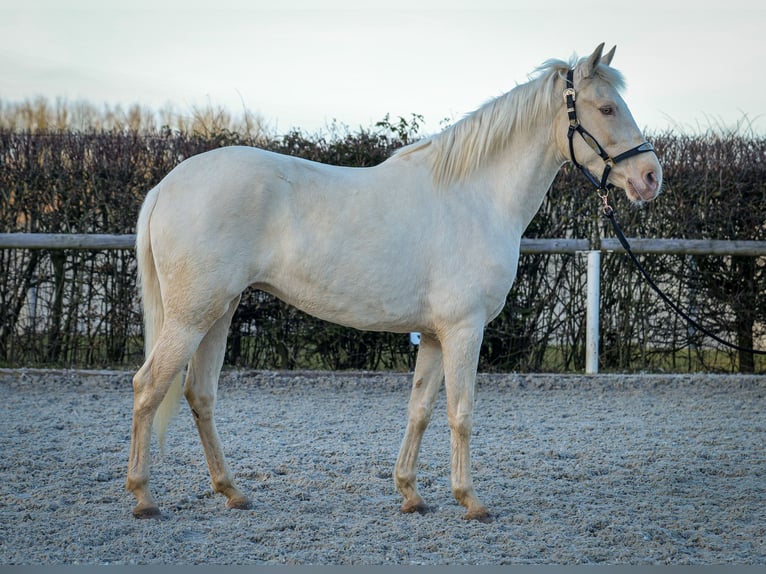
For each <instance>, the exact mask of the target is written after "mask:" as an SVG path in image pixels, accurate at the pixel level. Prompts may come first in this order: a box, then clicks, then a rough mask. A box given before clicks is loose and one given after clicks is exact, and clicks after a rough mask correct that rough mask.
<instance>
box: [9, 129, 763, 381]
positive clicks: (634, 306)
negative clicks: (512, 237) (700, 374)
mask: <svg viewBox="0 0 766 574" xmlns="http://www.w3.org/2000/svg"><path fill="white" fill-rule="evenodd" d="M418 120H419V117H418V116H413V117H412V118H411V120H409V121H407V120H404V119H401V118H400V119H399V121H398V122H392V121H391V120H390V119H389V118H388V117H387V118H385V119H384V120H383V121H381V122H379V123H378V124H377V125H376V126H374V128H372V129H369V130H359V131H357V132H353V133H352V132H350V131H349V130H347V129H339V128H338V129H334V130H331V132H330V133H329V134H319V135H306V134H304V133H302V132H300V131H297V130H296V131H292V132H290V133H288V134H286V135H284V136H281V137H263V136H260V137H259V139H257V140H254V139H253V138H250V137H246V136H242V135H239V134H238V133H234V132H228V131H219V132H216V133H212V134H211V133H208V134H205V135H190V134H185V133H178V132H171V131H170V130H164V131H160V132H157V133H151V134H145V133H143V134H139V133H135V132H128V131H113V132H94V133H80V132H78V133H40V132H34V133H30V132H17V131H0V166H1V167H0V200H1V201H0V231H2V232H42V233H133V232H134V226H135V219H136V216H137V213H138V210H139V207H140V204H141V201H142V199H143V196H144V194H145V193H146V191H147V190H149V189H150V188H151V187H152V186H153V185H154V184H156V183H157V182H158V181H159V180H160V179H161V178H162V177H163V176H164V175H165V174H166V173H167V172H168V171H169V170H170V169H171V168H172V167H173V166H175V165H176V164H178V163H179V162H180V161H182V160H183V159H184V158H187V157H189V156H191V155H194V154H197V153H200V152H203V151H206V150H209V149H212V148H216V147H220V146H224V145H231V144H245V145H259V146H261V147H265V148H267V149H271V150H273V151H277V152H279V153H286V154H292V155H298V156H301V157H305V158H308V159H312V160H316V161H321V162H325V163H331V164H337V165H349V166H370V165H375V164H377V163H380V162H381V161H383V160H385V159H386V158H387V157H388V156H389V155H390V154H391V153H392V152H393V151H394V150H396V149H397V148H398V147H400V146H401V145H404V144H405V143H409V142H411V141H412V140H414V139H416V138H417V137H418V133H417V132H418V126H419V121H418ZM650 139H652V141H653V142H654V143H655V147H656V149H657V153H658V155H659V157H660V161H661V162H662V164H663V169H664V174H665V182H666V183H665V192H664V193H663V195H662V196H661V197H660V198H659V199H658V200H657V201H655V202H653V203H652V204H649V205H647V206H645V207H644V208H642V209H637V208H634V207H632V206H630V205H629V204H628V202H627V200H626V199H625V198H624V197H623V196H619V197H617V198H615V199H614V200H613V204H614V205H615V207H616V208H617V209H618V217H619V219H620V222H621V224H622V226H623V228H624V229H625V232H626V234H627V235H629V236H636V237H667V238H710V239H732V240H733V239H738V240H749V239H755V240H764V239H765V237H764V236H766V227H764V221H766V183H765V182H766V139H764V138H759V137H755V136H747V137H745V136H741V135H736V134H731V135H720V134H709V135H701V136H687V135H676V134H673V133H667V134H660V135H655V136H653V137H651V138H650ZM598 208H599V202H598V198H597V197H596V196H595V194H594V193H593V191H592V189H591V188H590V187H589V186H588V184H587V182H585V180H584V178H582V176H580V175H579V174H578V173H576V172H574V171H573V170H572V169H571V168H569V167H565V168H564V169H562V171H561V172H560V173H559V175H558V177H557V178H556V180H555V182H554V184H553V186H552V188H551V190H550V192H549V193H548V196H547V197H546V200H545V201H544V203H543V206H542V208H541V210H540V212H539V213H538V215H537V217H536V218H535V219H534V220H533V221H532V223H531V225H530V227H529V229H528V230H527V232H526V236H527V237H550V238H554V237H576V238H593V237H598V236H602V237H604V236H612V232H611V230H610V229H608V228H607V227H606V226H605V222H604V221H603V219H602V218H600V216H599V215H598ZM642 259H643V261H644V263H645V265H646V266H647V268H648V269H649V270H650V272H651V273H652V274H653V275H654V276H655V277H656V278H657V280H658V281H659V282H660V283H661V284H662V285H664V286H665V287H666V288H668V289H669V291H670V293H671V294H672V296H673V297H674V298H675V299H677V300H678V302H679V303H680V304H681V305H682V306H684V307H688V308H690V309H691V310H692V312H693V313H695V315H696V316H697V317H698V318H699V319H700V320H701V321H702V322H703V323H704V324H706V325H707V326H709V327H710V328H712V329H713V330H714V331H716V332H717V333H719V334H720V335H721V336H723V337H726V338H728V339H730V340H732V341H733V342H736V343H739V344H740V345H744V346H752V345H760V346H763V345H764V337H765V336H766V296H765V295H766V264H765V263H764V260H763V259H756V258H752V257H708V256H705V257H702V256H699V257H691V256H674V255H656V256H645V257H642ZM602 265H603V268H602V286H601V295H602V315H601V326H600V327H601V334H602V341H601V369H602V370H617V371H637V370H650V371H662V370H666V371H674V372H684V371H690V370H707V371H710V370H722V371H743V372H752V371H763V370H764V369H766V362H764V361H762V360H761V359H760V357H753V355H752V354H748V353H737V352H733V351H730V350H728V349H725V348H723V347H721V346H720V345H717V344H716V343H714V342H712V341H710V340H709V339H706V338H704V337H701V336H700V335H699V334H698V333H694V332H691V331H689V329H688V328H687V325H686V324H685V323H684V321H682V320H680V319H678V318H677V317H675V316H673V315H672V314H671V313H669V312H668V310H667V309H666V307H665V305H664V304H663V303H662V302H661V301H659V300H658V299H657V297H656V296H655V294H654V293H653V292H652V291H651V290H650V289H649V287H648V286H647V285H646V284H645V282H644V281H643V280H642V279H641V277H640V276H639V275H638V274H637V272H636V271H635V270H634V269H633V267H632V265H631V264H630V262H629V261H628V260H627V258H626V257H625V256H624V255H619V254H607V255H605V256H604V258H603V261H602ZM135 287H136V286H135V259H134V256H133V253H132V252H131V251H129V250H125V251H108V252H107V251H103V252H88V251H24V250H8V249H5V250H0V364H3V365H6V366H16V367H20V366H35V365H57V366H78V367H104V366H128V367H131V368H132V367H134V366H135V365H137V364H140V362H141V355H142V351H141V333H142V326H141V317H140V312H139V306H138V301H137V296H136V289H135ZM584 316H585V261H584V257H582V256H579V255H577V256H571V255H525V256H522V258H521V262H520V267H519V273H518V278H517V281H516V283H515V285H514V287H513V290H512V291H511V293H510V295H509V297H508V301H507V306H506V308H505V310H504V311H503V313H502V314H501V315H500V316H499V317H498V318H497V319H495V321H493V322H492V323H491V324H490V325H489V327H488V328H487V331H486V335H485V342H484V346H483V349H482V355H481V364H480V368H481V369H482V370H494V371H541V370H545V371H562V372H563V371H572V370H580V369H582V368H583V366H584V365H583V363H584V345H585V334H584V326H585V325H584ZM412 358H413V348H412V347H411V346H410V344H409V340H408V338H407V337H406V336H402V335H393V334H386V333H361V332H357V331H353V330H349V329H345V328H342V327H339V326H335V325H330V324H327V323H323V322H321V321H318V320H315V319H313V318H311V317H308V316H306V315H304V314H302V313H300V312H299V311H297V310H295V309H293V308H291V307H288V306H287V305H284V304H283V303H281V302H279V301H277V300H275V299H274V298H272V297H270V296H268V295H265V294H264V293H262V292H256V291H248V292H246V294H245V296H244V297H243V301H242V303H241V305H240V307H239V309H238V311H237V314H236V316H235V317H234V321H233V326H232V330H231V335H230V338H229V348H228V355H227V363H228V364H229V365H238V366H247V367H253V368H266V369H294V368H320V369H368V370H375V369H407V368H410V367H411V364H412Z"/></svg>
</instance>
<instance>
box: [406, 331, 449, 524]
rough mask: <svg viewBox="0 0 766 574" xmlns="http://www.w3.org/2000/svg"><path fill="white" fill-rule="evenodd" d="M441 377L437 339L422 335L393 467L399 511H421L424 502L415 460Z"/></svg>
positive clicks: (424, 506)
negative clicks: (406, 412) (405, 427)
mask: <svg viewBox="0 0 766 574" xmlns="http://www.w3.org/2000/svg"><path fill="white" fill-rule="evenodd" d="M443 378H444V371H443V369H442V351H441V344H440V343H439V341H438V340H436V339H435V338H433V337H429V336H428V335H425V334H424V335H422V337H421V340H420V348H419V349H418V358H417V361H416V362H415V374H414V376H413V381H412V392H411V394H410V404H409V409H408V411H409V415H408V420H407V429H406V430H405V431H404V440H403V441H402V446H401V448H400V450H399V458H398V459H397V461H396V467H395V469H394V482H395V484H396V488H397V489H398V490H399V492H400V493H401V494H402V496H404V503H403V504H402V512H425V511H426V510H427V506H426V503H425V502H424V501H423V498H422V497H421V496H420V494H418V490H417V469H416V467H417V462H418V453H419V452H420V444H421V442H422V440H423V433H424V432H425V430H426V427H427V426H428V422H429V421H430V420H431V412H432V411H433V406H434V399H435V398H436V393H437V391H438V390H439V387H440V386H441V381H442V379H443Z"/></svg>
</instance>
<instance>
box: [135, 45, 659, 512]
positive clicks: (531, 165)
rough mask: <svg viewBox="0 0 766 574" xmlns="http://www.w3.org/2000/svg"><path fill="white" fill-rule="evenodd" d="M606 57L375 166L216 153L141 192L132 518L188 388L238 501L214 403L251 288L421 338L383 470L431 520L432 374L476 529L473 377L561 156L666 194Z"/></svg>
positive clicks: (149, 507) (532, 86) (549, 77)
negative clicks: (153, 445)
mask: <svg viewBox="0 0 766 574" xmlns="http://www.w3.org/2000/svg"><path fill="white" fill-rule="evenodd" d="M613 55H614V49H612V51H610V52H609V53H608V54H605V55H603V44H602V45H601V46H599V47H598V48H597V49H596V50H595V51H594V52H593V54H592V55H591V56H590V57H588V58H583V59H582V60H579V61H577V60H573V61H572V62H570V63H565V62H561V61H549V62H547V63H546V64H544V65H543V66H542V67H540V68H539V69H538V71H537V74H536V76H535V77H534V78H533V79H531V80H530V81H529V82H528V83H526V84H523V85H519V86H517V87H516V88H514V89H513V90H511V91H510V92H508V93H506V94H504V95H502V96H500V97H498V98H496V99H494V100H492V101H490V102H488V103H487V104H485V105H484V106H483V107H481V108H479V109H478V110H477V111H476V112H474V113H472V114H470V115H468V116H467V117H465V118H464V119H463V120H461V121H460V122H458V123H456V124H455V125H453V126H451V127H449V128H447V129H446V130H445V131H444V132H442V133H440V134H437V135H435V136H432V137H430V138H428V139H424V140H422V141H420V142H418V143H415V144H413V145H410V146H408V147H405V148H403V149H401V150H399V151H398V152H397V153H395V154H394V155H393V156H392V157H391V158H389V159H388V160H387V161H385V162H383V163H382V164H380V165H377V166H375V167H370V168H343V167H335V166H329V165H323V164H319V163H314V162H311V161H306V160H303V159H298V158H294V157H288V156H285V155H279V154H275V153H270V152H267V151H264V150H260V149H255V148H247V147H228V148H223V149H218V150H215V151H211V152H208V153H203V154H201V155H198V156H195V157H192V158H189V159H188V160H186V161H184V162H182V163H181V164H180V165H178V166H177V167H176V168H175V169H173V170H172V171H171V172H170V173H169V174H168V175H167V176H166V177H165V178H164V179H163V180H162V181H161V182H160V183H159V184H158V185H157V186H156V187H155V188H154V189H152V190H151V191H150V192H149V193H148V195H147V197H146V199H145V201H144V204H143V207H142V209H141V213H140V215H139V218H138V225H137V241H136V249H137V257H138V271H139V279H140V283H141V295H142V301H143V308H144V314H145V326H146V328H145V336H146V344H145V345H146V355H147V356H146V362H145V363H144V364H143V366H142V367H141V368H140V370H139V371H138V372H137V373H136V375H135V377H134V378H133V389H134V404H133V426H132V435H131V447H130V461H129V467H128V473H127V483H126V486H127V488H128V490H130V491H132V492H133V494H134V495H135V497H136V499H137V501H138V503H137V505H136V507H135V508H134V509H133V514H134V515H135V516H136V517H148V516H157V515H159V508H158V506H157V504H156V503H155V501H154V499H153V498H152V496H151V494H150V493H149V489H148V483H149V463H150V437H151V432H152V422H153V421H154V423H155V428H156V430H157V432H158V434H159V436H160V442H161V443H162V440H163V437H164V433H165V429H166V427H167V424H168V420H169V418H170V417H171V416H172V415H173V414H174V412H175V411H176V409H177V405H178V404H179V403H180V399H181V393H182V388H183V394H184V395H185V397H186V399H187V401H188V403H189V405H190V407H191V411H192V413H193V416H194V420H195V422H196V424H197V428H198V430H199V435H200V437H201V439H202V445H203V447H204V451H205V456H206V458H207V463H208V466H209V469H210V475H211V478H212V483H213V488H214V489H215V491H216V492H220V493H223V494H224V495H225V496H226V497H227V499H228V500H227V506H228V507H230V508H248V507H249V506H250V502H249V500H248V498H247V497H246V496H245V495H244V494H243V493H242V492H241V491H240V490H239V489H238V488H237V487H236V486H235V485H234V484H233V482H232V476H231V472H230V471H229V468H228V466H227V464H226V462H225V460H224V455H223V452H222V448H221V443H220V440H219V438H218V433H217V431H216V426H215V422H214V420H213V409H214V405H215V401H216V390H217V385H218V377H219V374H220V369H221V366H222V363H223V357H224V350H225V346H226V337H227V332H228V329H229V324H230V321H231V318H232V315H233V313H234V310H235V309H236V307H237V304H238V302H239V300H240V294H241V293H242V291H243V290H244V289H246V288H247V287H249V286H252V287H255V288H257V289H262V290H264V291H266V292H268V293H271V294H273V295H275V296H277V297H279V298H280V299H282V300H283V301H286V302H287V303H289V304H291V305H294V306H295V307H297V308H299V309H302V310H303V311H305V312H307V313H310V314H311V315H314V316H316V317H319V318H321V319H325V320H327V321H332V322H335V323H339V324H341V325H346V326H350V327H355V328H357V329H366V330H375V331H392V332H398V333H407V332H412V331H417V332H420V333H422V338H421V342H420V348H419V351H418V356H417V361H416V365H415V372H414V377H413V385H412V392H411V397H410V402H409V419H408V423H407V428H406V431H405V434H404V440H403V442H402V445H401V450H400V453H399V457H398V460H397V461H396V466H395V471H394V481H395V484H396V487H397V489H398V490H399V492H400V493H401V494H402V496H403V497H404V503H403V505H402V507H401V510H402V512H413V511H419V512H422V511H425V510H426V505H425V502H424V501H423V499H422V498H421V496H420V494H418V490H417V487H416V465H417V459H418V452H419V449H420V444H421V439H422V437H423V432H424V430H425V428H426V425H427V424H428V421H429V419H430V416H431V411H432V406H433V404H434V397H435V396H436V393H437V391H438V389H439V387H440V385H441V381H442V380H444V381H445V387H446V392H447V409H448V420H449V426H450V431H451V452H452V455H451V484H452V493H453V495H454V496H455V498H456V500H457V501H458V502H459V503H460V504H462V505H463V506H464V507H465V508H466V510H467V512H466V514H465V518H467V519H477V520H488V519H489V518H490V513H489V512H488V510H487V508H486V507H485V506H484V505H483V504H482V503H481V502H480V501H479V499H478V498H477V496H476V494H475V493H474V487H473V483H472V479H471V473H470V469H471V459H470V449H469V440H470V436H471V428H472V413H473V406H474V382H475V377H476V368H477V363H478V358H479V348H480V345H481V341H482V337H483V331H484V327H485V326H486V324H487V323H488V322H489V321H490V320H492V319H493V318H494V317H495V316H496V315H497V314H498V313H499V312H500V310H501V309H502V307H503V305H504V303H505V300H506V296H507V294H508V292H509V290H510V288H511V284H512V283H513V280H514V278H515V275H516V268H517V264H518V260H519V245H520V241H521V236H522V233H523V231H524V230H525V228H526V227H527V225H528V224H529V222H530V220H531V219H532V217H533V216H534V215H535V213H536V212H537V210H538V208H539V207H540V204H541V202H542V200H543V197H544V195H545V193H546V191H547V190H548V188H549V187H550V185H551V183H552V181H553V179H554V177H555V175H556V173H557V172H558V170H559V168H560V167H561V165H562V164H563V163H564V162H566V161H567V160H568V159H570V158H571V159H572V160H573V161H575V163H576V164H577V165H578V166H579V165H582V166H583V167H584V168H585V169H587V170H588V173H590V172H595V173H602V172H603V171H604V165H605V164H604V162H605V161H606V163H607V164H608V165H609V167H610V168H611V172H608V179H609V183H610V184H614V185H616V186H618V187H621V188H623V189H624V190H625V191H626V193H627V196H628V198H629V199H631V200H632V201H636V202H640V201H648V200H651V199H653V198H654V197H656V195H657V194H658V193H659V190H660V187H661V181H662V172H661V168H660V165H659V162H658V161H657V157H656V156H655V154H654V153H653V152H652V151H651V146H650V145H648V144H646V143H644V139H643V136H642V134H641V132H640V130H639V129H638V127H637V126H636V123H635V122H634V120H633V118H632V116H631V113H630V111H629V110H628V108H627V106H626V104H625V102H624V101H623V99H622V98H621V97H620V95H619V91H620V89H621V88H622V85H623V80H622V76H621V75H620V74H619V72H617V71H616V70H614V69H612V68H611V67H609V65H610V62H611V60H612V56H613ZM570 69H572V70H573V74H572V75H571V76H570V82H572V83H573V85H572V86H569V87H567V73H568V72H569V70H570ZM575 89H576V96H575V91H574V90H575ZM567 96H568V98H569V100H570V102H569V107H570V108H571V109H570V112H569V114H568V112H567V109H566V108H567ZM574 101H576V106H577V113H579V116H577V114H575V116H576V118H575V120H574V121H572V115H573V113H574V104H573V103H572V102H574ZM580 121H581V122H582V125H583V126H587V127H588V130H589V132H585V133H583V131H584V130H583V131H580V135H582V137H579V136H577V137H574V138H573V137H572V134H573V133H574V132H573V129H574V127H573V128H572V129H570V125H571V126H574V125H575V124H576V123H577V122H580ZM586 134H587V135H586ZM593 140H596V141H600V142H601V144H602V145H603V147H601V146H600V145H599V144H597V143H596V142H595V141H593ZM594 144H595V145H594ZM570 145H571V152H570ZM629 149H632V150H637V151H634V153H631V154H627V155H630V157H628V158H627V159H626V161H624V162H620V163H619V164H616V162H613V161H611V158H610V157H608V154H612V155H613V156H614V157H615V158H616V157H618V154H619V155H623V152H624V151H625V150H629ZM599 150H600V151H599ZM644 151H647V152H648V153H640V154H639V152H644ZM597 152H598V153H597ZM601 152H605V153H602V154H601V155H602V156H604V155H606V156H607V157H606V158H604V159H602V157H600V156H599V153H601ZM571 154H575V155H576V156H577V158H578V159H577V160H575V159H574V157H572V156H571ZM185 367H186V368H187V372H186V380H185V384H184V385H183V386H182V384H181V382H182V381H181V373H182V371H183V370H184V368H185Z"/></svg>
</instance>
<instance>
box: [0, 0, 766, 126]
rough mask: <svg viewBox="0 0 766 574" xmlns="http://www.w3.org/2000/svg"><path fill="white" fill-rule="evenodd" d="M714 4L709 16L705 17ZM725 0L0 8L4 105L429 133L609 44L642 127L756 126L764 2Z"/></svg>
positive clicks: (66, 0)
mask: <svg viewBox="0 0 766 574" xmlns="http://www.w3.org/2000/svg"><path fill="white" fill-rule="evenodd" d="M708 4H709V5H710V7H706V6H707V5H708ZM755 5H758V6H764V3H763V2H760V1H759V2H746V1H743V0H733V1H732V0H727V1H725V2H716V3H702V2H699V1H695V2H690V1H683V2H674V1H672V0H666V1H662V2H661V1H657V0H641V1H632V2H609V1H605V0H599V1H593V0H544V1H540V0H538V1H535V2H513V1H509V0H502V1H493V0H425V1H420V2H419V1H417V0H409V1H403V0H375V2H367V1H366V0H353V1H348V0H321V1H316V2H310V1H308V0H302V1H299V0H277V1H273V2H267V1H260V0H217V1H215V2H208V1H189V0H185V1H179V0H172V1H163V0H153V1H148V0H130V1H129V2H124V1H122V0H120V1H112V0H97V1H94V0H71V1H70V0H24V1H23V2H22V1H21V0H17V1H16V2H10V1H9V0H0V98H2V99H3V100H6V101H18V100H23V99H26V98H33V97H35V96H39V95H43V96H46V97H48V98H50V99H52V100H54V99H56V98H57V97H63V98H66V99H68V100H70V101H75V100H79V99H85V100H88V101H90V102H92V103H95V104H101V103H108V104H110V105H112V106H113V105H115V104H118V103H119V104H121V105H123V106H128V105H130V104H134V103H138V104H141V105H144V106H148V107H151V108H154V109H158V108H160V107H162V106H164V105H166V104H168V103H170V104H172V105H173V107H174V108H175V109H176V110H178V111H184V110H191V109H193V107H195V106H197V107H200V106H206V105H208V104H211V105H213V106H224V107H227V108H229V109H231V110H232V112H233V113H235V114H236V113H239V112H241V110H242V109H243V108H246V109H248V110H250V111H251V112H253V113H256V114H259V115H260V116H262V117H263V118H264V119H265V120H266V124H267V125H268V126H269V127H270V128H271V129H272V130H273V131H275V132H277V133H284V132H286V131H287V130H289V129H290V128H292V127H298V128H301V129H303V130H306V131H309V132H313V131H316V130H319V129H322V128H323V127H326V126H327V125H328V124H329V123H330V122H332V120H334V119H335V120H338V121H339V122H341V123H342V124H346V125H348V126H350V127H351V128H352V129H356V128H358V127H360V126H361V127H371V126H372V125H373V124H374V123H375V122H376V121H378V120H380V119H381V118H382V117H383V116H384V115H385V114H387V113H388V114H391V116H392V117H394V118H396V117H397V116H404V117H407V118H409V116H410V114H412V113H417V114H422V115H423V116H425V119H426V122H427V125H426V128H427V131H429V132H433V131H437V130H438V129H439V128H440V123H441V121H442V120H443V119H445V118H446V119H448V120H450V121H454V120H455V119H458V118H460V117H462V116H463V115H464V114H466V113H468V112H470V111H472V110H474V109H475V108H477V107H478V106H479V105H481V104H482V103H483V102H485V101H486V100H488V99H490V98H492V97H495V96H498V95H500V94H502V93H503V92H506V91H508V90H510V89H511V88H513V87H514V86H515V85H516V84H518V83H523V82H525V81H526V80H527V77H528V74H529V73H531V72H532V71H533V70H534V68H535V67H536V66H537V65H539V64H541V63H542V62H543V61H545V60H547V59H549V58H559V59H564V60H567V59H569V57H570V56H571V55H572V54H573V53H576V54H578V55H580V56H586V55H588V54H589V53H590V52H591V51H592V50H593V49H594V48H595V46H596V45H597V44H598V43H600V42H602V41H603V42H606V43H607V48H608V47H611V46H612V45H613V44H616V45H617V55H616V57H615V60H614V62H613V65H614V66H615V67H617V68H619V69H620V70H621V71H622V72H623V73H624V74H625V76H626V77H627V80H628V89H627V91H626V93H625V97H626V100H627V102H628V105H629V106H630V108H631V109H632V111H633V114H634V116H635V118H636V121H637V122H638V124H639V126H641V127H643V128H648V129H649V130H650V131H654V132H659V131H663V130H665V129H668V128H672V129H676V130H679V129H683V130H684V131H687V132H695V131H699V130H704V129H706V128H708V127H711V126H714V127H722V126H732V125H734V124H736V123H737V122H738V121H742V120H743V118H747V119H748V120H749V121H750V122H751V124H752V127H753V128H754V129H756V130H757V131H758V132H759V133H764V132H766V118H764V117H763V114H764V111H766V89H765V88H766V71H764V57H765V56H766V8H763V7H752V6H755Z"/></svg>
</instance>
